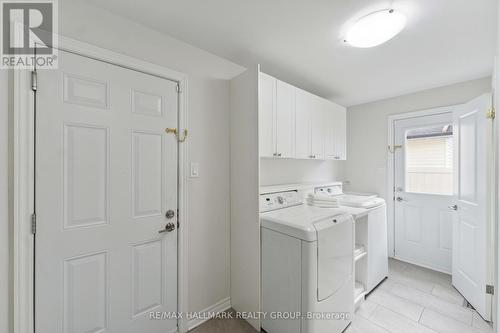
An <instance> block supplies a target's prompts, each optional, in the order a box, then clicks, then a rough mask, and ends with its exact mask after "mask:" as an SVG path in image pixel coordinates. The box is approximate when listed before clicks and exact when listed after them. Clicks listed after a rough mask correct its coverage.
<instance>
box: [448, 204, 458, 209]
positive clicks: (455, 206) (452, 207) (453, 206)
mask: <svg viewBox="0 0 500 333" xmlns="http://www.w3.org/2000/svg"><path fill="white" fill-rule="evenodd" d="M448 208H449V209H452V210H458V205H451V206H448Z"/></svg>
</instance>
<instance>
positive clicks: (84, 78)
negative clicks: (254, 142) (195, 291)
mask: <svg viewBox="0 0 500 333" xmlns="http://www.w3.org/2000/svg"><path fill="white" fill-rule="evenodd" d="M177 98H178V95H177V92H176V83H174V82H171V81H168V80H165V79H161V78H158V77H154V76H150V75H146V74H143V73H140V72H137V71H133V70H128V69H125V68H122V67H119V66H115V65H111V64H108V63H104V62H100V61H97V60H93V59H89V58H86V57H82V56H79V55H75V54H72V53H67V52H63V51H60V52H59V69H58V70H43V71H39V72H38V91H37V117H38V119H37V122H38V130H37V145H38V147H37V157H36V177H37V178H36V179H37V188H36V200H37V214H38V215H37V216H38V221H37V232H36V274H35V279H36V300H35V302H36V331H37V332H39V333H62V332H65V333H70V332H75V333H80V332H82V333H83V332H120V333H136V332H148V333H154V332H157V333H160V332H161V333H165V332H171V331H175V330H176V329H177V322H176V321H175V320H152V319H150V318H149V316H150V312H151V311H162V312H163V311H167V312H170V311H177V229H176V228H175V230H173V231H171V232H164V233H159V231H161V230H165V229H166V224H167V223H168V222H173V223H174V226H176V224H177V223H176V221H177V217H176V216H174V217H172V218H171V219H167V218H166V211H168V210H173V212H176V209H177V143H176V140H175V139H174V137H173V136H172V135H170V134H166V133H165V128H166V127H173V128H176V127H177V104H178V101H177ZM175 215H177V214H176V213H175Z"/></svg>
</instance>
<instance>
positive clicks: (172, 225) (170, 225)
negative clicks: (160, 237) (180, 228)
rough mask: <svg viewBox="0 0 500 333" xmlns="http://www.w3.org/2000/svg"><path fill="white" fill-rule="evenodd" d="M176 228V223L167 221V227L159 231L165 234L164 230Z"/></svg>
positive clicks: (170, 230)
mask: <svg viewBox="0 0 500 333" xmlns="http://www.w3.org/2000/svg"><path fill="white" fill-rule="evenodd" d="M174 230H175V224H173V223H172V222H169V223H167V225H166V226H165V229H163V230H160V231H158V233H159V234H163V233H164V232H172V231H174Z"/></svg>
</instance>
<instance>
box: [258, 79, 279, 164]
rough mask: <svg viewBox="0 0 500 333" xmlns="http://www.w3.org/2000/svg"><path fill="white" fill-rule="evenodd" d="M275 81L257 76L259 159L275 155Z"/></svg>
mask: <svg viewBox="0 0 500 333" xmlns="http://www.w3.org/2000/svg"><path fill="white" fill-rule="evenodd" d="M276 81H277V80H276V79H275V78H274V77H272V76H269V75H267V74H264V73H260V74H259V151H260V156H261V157H273V156H274V154H275V153H276V139H275V135H274V134H275V133H276Z"/></svg>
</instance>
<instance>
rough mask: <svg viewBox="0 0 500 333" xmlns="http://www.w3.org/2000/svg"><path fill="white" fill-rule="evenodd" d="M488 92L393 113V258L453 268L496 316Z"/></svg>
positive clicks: (479, 305)
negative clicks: (460, 102) (449, 104)
mask: <svg viewBox="0 0 500 333" xmlns="http://www.w3.org/2000/svg"><path fill="white" fill-rule="evenodd" d="M490 106H491V95H490V94H485V95H482V96H480V97H477V98H475V99H473V100H471V101H470V102H467V103H465V104H463V105H458V106H453V107H448V108H441V109H436V110H429V111H421V112H415V113H409V114H403V115H398V116H393V117H390V119H389V126H390V135H389V138H390V141H389V142H390V145H389V160H390V173H389V179H390V189H391V191H393V198H394V200H393V202H392V203H391V205H390V206H392V207H390V208H389V209H390V212H389V216H391V213H392V217H393V218H392V221H390V223H391V222H392V227H393V230H394V233H393V237H394V257H395V258H396V259H399V260H402V261H406V262H409V263H412V264H416V265H418V266H422V267H426V268H430V269H433V270H436V271H440V272H444V273H448V274H450V275H451V276H452V282H453V286H454V287H455V288H456V289H457V290H458V291H459V292H460V293H461V294H462V295H463V296H464V297H465V299H466V300H467V301H468V302H469V303H470V304H471V305H472V306H473V307H474V308H475V309H476V310H477V312H478V313H479V314H480V315H481V316H482V317H483V318H484V319H485V320H491V307H492V298H491V293H492V290H493V287H492V286H493V277H494V263H493V257H494V256H493V250H494V248H495V246H494V245H495V244H494V242H493V241H492V237H491V233H492V232H493V231H492V230H494V228H493V215H492V214H491V211H492V210H491V206H490V204H489V202H490V200H491V198H492V194H493V192H492V190H493V188H492V185H491V184H493V183H494V182H493V181H492V180H493V179H494V178H493V177H494V175H493V174H492V167H491V165H492V163H491V161H493V157H492V154H491V152H492V145H491V142H492V133H493V127H492V122H491V120H490V119H488V111H489V108H490Z"/></svg>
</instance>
